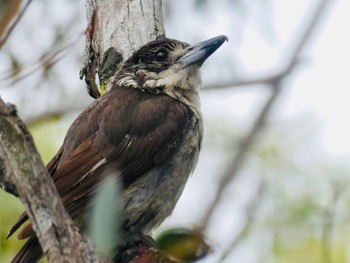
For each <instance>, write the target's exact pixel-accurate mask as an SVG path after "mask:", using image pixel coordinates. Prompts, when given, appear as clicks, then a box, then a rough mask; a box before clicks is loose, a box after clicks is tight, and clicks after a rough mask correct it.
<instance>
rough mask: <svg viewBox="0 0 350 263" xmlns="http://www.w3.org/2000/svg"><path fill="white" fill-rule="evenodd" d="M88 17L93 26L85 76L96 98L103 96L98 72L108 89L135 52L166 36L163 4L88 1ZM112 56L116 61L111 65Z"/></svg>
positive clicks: (141, 0)
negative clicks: (121, 66) (114, 77)
mask: <svg viewBox="0 0 350 263" xmlns="http://www.w3.org/2000/svg"><path fill="white" fill-rule="evenodd" d="M87 18H88V22H89V26H88V28H87V30H86V47H85V58H84V60H85V62H84V65H83V67H82V70H81V77H84V76H85V80H86V82H87V85H88V90H89V93H90V95H92V96H93V97H96V96H99V93H100V92H99V88H98V85H97V84H96V83H95V76H96V73H99V80H100V84H102V83H103V84H104V85H105V87H106V89H107V90H108V89H109V87H110V84H111V81H112V79H113V78H112V77H113V75H114V74H115V72H116V71H117V70H118V69H119V66H120V65H121V63H122V62H123V61H124V60H125V59H127V58H128V57H129V56H130V55H131V54H132V52H134V51H135V50H137V49H138V48H139V47H140V46H142V45H144V44H146V43H147V42H149V41H151V40H155V39H156V38H157V37H158V36H161V35H164V26H163V18H162V2H161V0H139V1H135V0H115V1H111V0H102V1H101V0H87ZM111 48H113V51H114V53H113V54H112V55H111V54H110V53H111V52H110V51H111ZM107 50H108V52H107V53H106V51H107ZM108 56H110V57H112V61H110V62H108ZM116 57H117V58H118V59H116ZM106 61H107V62H106Z"/></svg>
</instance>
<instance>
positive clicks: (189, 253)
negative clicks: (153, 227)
mask: <svg viewBox="0 0 350 263" xmlns="http://www.w3.org/2000/svg"><path fill="white" fill-rule="evenodd" d="M156 243H157V246H158V248H159V250H160V252H161V253H163V254H165V255H166V256H168V257H170V258H174V259H175V260H176V261H177V262H183V263H185V262H194V261H197V260H199V259H201V258H203V257H205V256H206V255H207V254H208V253H210V252H211V248H210V246H209V245H208V244H207V242H206V240H205V237H204V235H203V233H201V232H200V231H198V230H193V229H187V228H174V229H170V230H167V231H165V232H163V233H162V234H161V235H160V236H159V237H158V238H157V240H156Z"/></svg>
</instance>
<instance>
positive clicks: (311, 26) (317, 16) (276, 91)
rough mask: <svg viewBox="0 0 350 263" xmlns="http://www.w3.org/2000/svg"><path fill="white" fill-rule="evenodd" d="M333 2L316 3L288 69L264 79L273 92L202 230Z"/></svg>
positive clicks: (232, 164) (290, 53)
mask: <svg viewBox="0 0 350 263" xmlns="http://www.w3.org/2000/svg"><path fill="white" fill-rule="evenodd" d="M331 2H333V1H331V0H320V1H318V3H317V4H316V6H315V7H314V8H313V10H312V12H311V14H310V15H309V20H308V22H307V23H306V25H305V24H302V26H300V28H301V29H300V30H297V32H301V33H298V35H297V36H296V37H295V42H294V43H295V44H294V46H292V47H291V48H289V50H288V51H287V52H286V54H287V58H288V60H287V61H288V62H287V63H286V67H285V70H282V71H281V74H276V75H275V76H274V77H273V78H271V77H270V78H267V79H266V80H265V81H268V82H262V83H261V84H268V85H269V86H270V87H271V91H272V93H271V95H270V97H269V98H268V100H267V101H266V103H265V105H264V106H263V108H262V109H261V112H260V114H259V115H258V117H257V118H256V120H255V121H254V124H253V126H252V128H251V130H250V131H249V132H248V134H247V135H246V137H245V138H244V139H243V140H242V141H241V144H240V145H239V147H238V149H237V151H236V152H235V153H234V154H233V156H232V159H231V161H230V162H229V164H228V165H227V167H226V169H225V171H224V173H223V176H222V177H221V179H220V181H219V185H218V188H217V191H216V195H215V197H214V200H213V202H212V204H211V205H210V206H209V207H208V209H207V211H206V213H205V215H204V216H203V219H202V222H201V224H200V228H201V229H203V230H204V229H206V228H207V227H208V224H209V221H210V219H211V216H212V214H213V212H214V210H215V208H216V206H217V204H218V203H219V202H220V201H221V199H222V198H223V195H224V192H225V190H226V188H227V186H228V185H229V183H230V182H232V181H233V180H234V179H235V178H236V176H237V174H238V173H239V171H240V169H241V167H242V165H243V163H244V161H245V160H246V158H247V155H248V152H249V150H250V148H251V147H252V145H253V144H254V142H255V140H256V139H257V136H258V135H259V134H260V133H261V132H262V130H263V128H264V127H265V124H266V123H267V121H268V119H269V118H270V116H271V114H272V112H273V106H274V105H275V104H276V102H277V101H278V99H279V97H280V95H281V91H282V86H283V82H284V81H285V79H286V78H287V77H288V76H289V74H290V73H291V72H292V71H293V70H294V69H295V65H296V64H297V62H298V60H299V59H300V56H301V54H302V52H303V51H304V49H305V47H306V45H307V44H308V43H309V42H310V40H311V38H312V37H313V36H314V33H315V29H316V27H317V26H319V23H320V21H321V17H322V16H323V15H324V14H325V11H326V10H327V7H328V5H329V4H330V3H331Z"/></svg>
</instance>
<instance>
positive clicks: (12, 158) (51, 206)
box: [0, 99, 98, 262]
mask: <svg viewBox="0 0 350 263" xmlns="http://www.w3.org/2000/svg"><path fill="white" fill-rule="evenodd" d="M0 127H1V129H0V138H1V140H0V185H1V186H2V187H3V188H4V189H5V190H6V189H10V191H11V192H12V193H14V194H18V196H19V197H20V198H21V200H22V202H23V204H24V206H25V208H26V211H27V214H28V216H29V217H30V219H31V222H32V224H33V227H34V230H35V232H36V235H37V237H38V239H39V241H40V244H41V246H42V248H43V251H44V253H45V254H46V255H47V256H48V259H49V261H50V262H98V260H97V258H96V257H95V256H94V253H93V250H92V247H91V246H90V244H89V243H88V242H87V240H86V239H85V238H84V237H83V236H82V235H81V234H80V233H79V231H78V229H77V228H76V227H75V225H74V223H73V221H72V220H71V219H70V217H69V215H68V214H67V212H66V211H65V209H64V207H63V205H62V202H61V200H60V198H59V196H58V193H57V191H56V188H55V186H54V184H53V181H52V180H51V177H50V176H49V173H48V171H47V169H46V168H45V166H44V164H43V163H42V161H41V158H40V155H39V154H38V152H37V150H36V148H35V146H34V142H33V139H32V137H31V135H30V134H29V132H28V130H27V128H26V126H25V125H24V123H23V122H22V121H21V119H20V118H19V117H18V116H17V112H16V109H15V107H14V106H13V105H6V104H5V103H4V102H3V101H2V100H1V99H0ZM48 197H50V198H48ZM83 258H86V259H88V260H87V261H83Z"/></svg>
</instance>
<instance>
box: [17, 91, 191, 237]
mask: <svg viewBox="0 0 350 263" xmlns="http://www.w3.org/2000/svg"><path fill="white" fill-rule="evenodd" d="M135 101H136V102H138V103H135ZM189 118H190V112H189V111H188V109H187V107H186V106H185V105H183V104H181V103H180V102H178V101H176V100H173V99H171V98H170V97H168V96H165V95H154V94H148V93H143V92H140V91H138V90H134V89H123V88H117V87H116V88H115V89H114V90H113V89H112V90H111V91H110V92H109V93H108V94H106V95H104V96H102V97H101V98H99V99H97V100H96V101H95V102H94V103H93V104H92V105H91V106H90V107H88V108H87V109H86V110H85V111H84V112H83V113H82V114H81V115H80V116H79V117H78V118H77V119H76V120H75V121H74V123H73V125H72V126H71V128H70V129H69V131H68V133H67V135H66V138H65V141H64V145H63V146H62V148H61V149H60V151H59V152H58V153H57V155H56V156H55V157H54V158H53V160H52V161H51V162H50V163H49V165H48V168H49V170H50V172H51V173H52V177H53V180H54V182H55V184H56V187H57V190H58V192H59V194H60V195H61V198H62V201H63V204H64V205H65V207H66V209H67V211H68V212H69V213H70V214H71V216H72V217H75V216H76V215H78V214H80V213H81V212H82V211H84V210H85V207H86V205H87V202H88V200H89V198H90V197H91V196H92V195H93V193H94V192H95V189H96V187H97V186H98V183H99V182H100V181H101V179H102V176H103V175H104V174H106V172H107V171H108V172H111V171H113V172H118V173H119V174H120V179H121V182H122V184H123V186H124V187H127V185H128V184H130V183H131V182H133V181H134V180H136V179H137V178H138V177H140V176H142V175H144V174H145V173H146V172H147V171H148V170H149V169H151V168H152V167H153V166H154V165H157V164H159V163H161V162H162V161H163V160H165V159H166V158H167V157H168V156H169V155H170V154H172V153H173V151H174V149H176V147H177V146H178V144H179V143H180V141H181V139H182V136H183V134H184V132H185V131H186V129H187V125H188V123H189ZM78 135H79V136H78ZM103 159H104V160H105V163H103V165H101V167H98V168H97V169H95V170H94V168H96V167H95V166H96V165H97V164H98V163H99V162H100V161H101V160H103ZM92 170H93V171H92ZM90 171H92V172H90ZM89 172H90V174H89ZM87 174H89V175H88V176H86V175H87ZM83 176H85V178H84V179H82V177H83ZM23 222H24V221H23V220H22V221H21V222H20V221H19V223H18V224H16V225H15V229H17V228H18V227H19V226H20V225H21V224H22V223H23ZM13 229H14V228H13ZM15 229H14V230H15ZM13 232H14V231H13ZM32 234H33V232H32V230H31V226H29V225H28V226H27V228H26V230H25V231H24V232H23V233H20V237H21V238H25V237H28V236H30V235H32Z"/></svg>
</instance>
